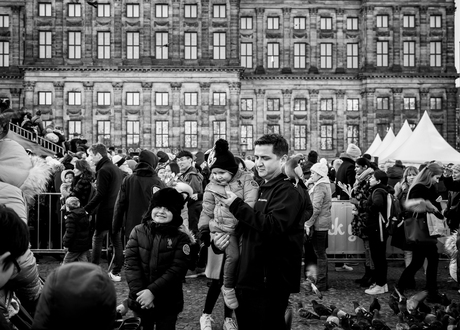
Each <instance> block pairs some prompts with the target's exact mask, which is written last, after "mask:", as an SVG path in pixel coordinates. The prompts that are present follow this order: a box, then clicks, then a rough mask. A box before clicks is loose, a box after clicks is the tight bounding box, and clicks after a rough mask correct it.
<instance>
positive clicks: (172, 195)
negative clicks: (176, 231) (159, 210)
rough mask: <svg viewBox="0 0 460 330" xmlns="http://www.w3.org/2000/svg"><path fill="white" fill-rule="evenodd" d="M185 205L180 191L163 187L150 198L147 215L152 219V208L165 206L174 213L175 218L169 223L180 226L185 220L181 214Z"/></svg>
mask: <svg viewBox="0 0 460 330" xmlns="http://www.w3.org/2000/svg"><path fill="white" fill-rule="evenodd" d="M184 205H185V200H184V196H183V195H182V194H181V193H180V192H178V191H177V190H176V189H174V188H170V187H168V188H163V189H160V190H158V191H157V192H156V193H154V194H153V196H152V199H151V200H150V206H149V211H148V212H147V214H146V216H148V217H149V218H150V219H151V213H152V210H153V209H154V208H155V207H160V206H163V207H165V208H167V209H168V210H169V211H170V212H171V213H172V214H173V219H172V220H171V222H170V223H169V224H171V225H173V226H176V227H179V226H180V225H182V222H183V219H182V217H181V215H180V214H181V211H182V208H183V207H184Z"/></svg>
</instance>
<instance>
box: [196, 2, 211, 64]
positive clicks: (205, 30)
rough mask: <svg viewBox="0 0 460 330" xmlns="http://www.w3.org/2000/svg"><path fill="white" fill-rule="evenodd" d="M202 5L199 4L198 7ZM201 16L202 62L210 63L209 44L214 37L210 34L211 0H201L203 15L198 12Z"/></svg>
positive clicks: (200, 49)
mask: <svg viewBox="0 0 460 330" xmlns="http://www.w3.org/2000/svg"><path fill="white" fill-rule="evenodd" d="M199 7H200V5H198V8H199ZM198 15H199V17H201V33H200V34H199V36H198V38H199V39H200V38H201V47H199V50H198V53H199V52H200V51H201V63H202V64H203V65H206V64H209V63H210V59H211V57H212V54H210V52H209V45H210V43H211V42H212V38H211V36H210V32H209V27H210V25H211V23H210V21H209V20H210V19H211V18H210V16H209V0H202V1H201V16H200V13H198Z"/></svg>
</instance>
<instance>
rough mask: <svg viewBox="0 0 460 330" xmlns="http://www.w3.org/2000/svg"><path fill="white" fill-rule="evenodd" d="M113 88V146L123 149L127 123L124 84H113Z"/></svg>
mask: <svg viewBox="0 0 460 330" xmlns="http://www.w3.org/2000/svg"><path fill="white" fill-rule="evenodd" d="M112 87H113V112H112V114H111V116H110V117H111V118H110V119H111V120H110V121H111V122H112V123H113V133H114V134H111V136H112V144H113V145H114V146H119V147H123V146H125V145H126V134H123V133H124V132H126V122H124V121H123V109H122V106H123V104H122V102H123V83H122V82H112Z"/></svg>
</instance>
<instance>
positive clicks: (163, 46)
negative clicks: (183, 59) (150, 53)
mask: <svg viewBox="0 0 460 330" xmlns="http://www.w3.org/2000/svg"><path fill="white" fill-rule="evenodd" d="M168 49H169V44H168V32H155V56H156V59H158V60H167V59H168V56H169V51H168Z"/></svg>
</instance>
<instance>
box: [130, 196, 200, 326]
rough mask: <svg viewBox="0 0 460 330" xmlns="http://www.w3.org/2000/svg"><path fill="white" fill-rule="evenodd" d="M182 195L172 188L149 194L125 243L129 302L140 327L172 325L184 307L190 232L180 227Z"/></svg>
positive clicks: (182, 204)
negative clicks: (140, 214)
mask: <svg viewBox="0 0 460 330" xmlns="http://www.w3.org/2000/svg"><path fill="white" fill-rule="evenodd" d="M184 203H185V201H184V198H183V196H182V195H181V193H179V192H178V191H177V190H176V189H174V188H163V189H161V190H159V191H157V192H156V193H155V194H153V195H152V199H151V201H150V205H149V208H148V210H147V212H146V213H145V214H144V218H143V220H142V223H141V224H140V225H137V226H136V227H134V229H133V230H132V232H131V235H130V237H129V241H128V243H127V245H126V251H125V269H126V271H125V274H126V280H127V282H128V286H129V298H128V306H129V308H130V309H131V310H133V312H134V314H135V315H136V316H139V317H140V318H141V319H142V323H141V325H142V327H143V329H146V330H150V329H153V328H154V326H155V324H156V325H157V327H159V325H161V328H162V329H174V328H175V324H176V321H177V316H178V314H179V313H180V312H181V311H182V309H183V307H184V295H183V292H182V283H183V280H184V278H185V274H186V273H187V270H188V266H189V262H190V242H191V238H190V236H189V235H188V234H187V233H185V232H183V231H181V230H180V226H181V225H182V217H181V216H180V214H181V210H182V207H183V206H184Z"/></svg>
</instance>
